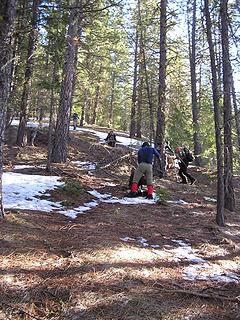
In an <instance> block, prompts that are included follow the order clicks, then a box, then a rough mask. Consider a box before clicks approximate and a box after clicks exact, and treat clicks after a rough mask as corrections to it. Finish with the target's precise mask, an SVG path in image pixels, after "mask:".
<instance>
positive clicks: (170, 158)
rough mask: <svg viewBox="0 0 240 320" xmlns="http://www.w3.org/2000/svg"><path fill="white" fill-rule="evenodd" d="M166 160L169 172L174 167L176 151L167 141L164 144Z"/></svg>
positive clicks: (166, 169)
mask: <svg viewBox="0 0 240 320" xmlns="http://www.w3.org/2000/svg"><path fill="white" fill-rule="evenodd" d="M164 158H165V171H166V172H167V171H168V170H169V169H172V168H173V167H174V159H175V155H174V151H173V150H172V148H171V147H170V144H169V142H168V141H167V140H166V141H165V144H164Z"/></svg>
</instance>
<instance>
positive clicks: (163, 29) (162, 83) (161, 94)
mask: <svg viewBox="0 0 240 320" xmlns="http://www.w3.org/2000/svg"><path fill="white" fill-rule="evenodd" d="M160 10H161V14H160V61H159V80H158V81H159V83H158V110H157V129H156V137H155V145H156V146H157V148H158V150H160V153H161V156H162V161H161V162H160V168H158V167H157V165H158V162H157V160H155V163H154V173H155V174H156V175H158V176H160V177H163V176H164V174H165V162H164V159H163V154H164V134H165V115H164V113H165V107H166V66H167V56H166V39H167V1H166V0H161V5H160Z"/></svg>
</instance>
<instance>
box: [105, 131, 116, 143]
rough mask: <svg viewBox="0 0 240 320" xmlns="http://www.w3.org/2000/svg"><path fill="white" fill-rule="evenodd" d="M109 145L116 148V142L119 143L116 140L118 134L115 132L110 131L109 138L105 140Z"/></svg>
mask: <svg viewBox="0 0 240 320" xmlns="http://www.w3.org/2000/svg"><path fill="white" fill-rule="evenodd" d="M104 140H105V141H106V142H107V144H108V145H109V146H110V147H115V145H116V142H117V138H116V134H115V133H114V132H113V130H111V131H109V133H108V135H107V137H106V138H105V139H104Z"/></svg>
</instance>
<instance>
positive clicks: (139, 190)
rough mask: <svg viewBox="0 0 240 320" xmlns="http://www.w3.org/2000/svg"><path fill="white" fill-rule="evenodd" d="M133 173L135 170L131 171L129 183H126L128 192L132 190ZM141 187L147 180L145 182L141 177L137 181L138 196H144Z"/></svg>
mask: <svg viewBox="0 0 240 320" xmlns="http://www.w3.org/2000/svg"><path fill="white" fill-rule="evenodd" d="M135 171H136V169H135V168H132V169H131V174H130V177H129V181H128V186H129V189H130V190H131V188H132V184H133V177H134V173H135ZM143 185H147V180H146V178H145V176H142V177H141V179H140V180H139V181H138V189H137V195H138V196H142V195H144V193H143V190H142V189H143Z"/></svg>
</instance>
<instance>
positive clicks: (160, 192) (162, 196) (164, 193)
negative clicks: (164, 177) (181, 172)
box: [156, 188, 170, 201]
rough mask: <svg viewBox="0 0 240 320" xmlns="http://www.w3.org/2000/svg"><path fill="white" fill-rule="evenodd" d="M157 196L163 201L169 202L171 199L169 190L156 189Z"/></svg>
mask: <svg viewBox="0 0 240 320" xmlns="http://www.w3.org/2000/svg"><path fill="white" fill-rule="evenodd" d="M156 196H157V197H158V198H159V200H161V201H167V200H168V199H169V198H170V193H169V191H168V190H167V189H163V188H157V189H156Z"/></svg>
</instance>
